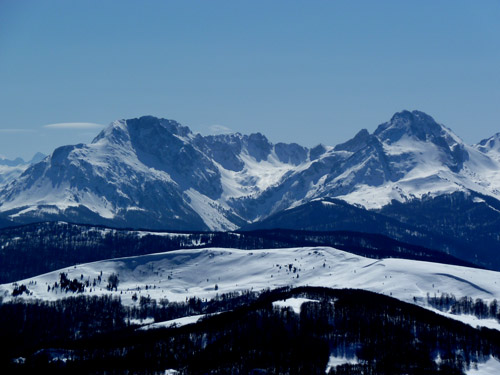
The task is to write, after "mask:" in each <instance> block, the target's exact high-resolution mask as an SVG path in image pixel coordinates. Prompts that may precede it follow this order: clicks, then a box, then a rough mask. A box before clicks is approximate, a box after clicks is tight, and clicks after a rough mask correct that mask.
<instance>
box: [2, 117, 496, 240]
mask: <svg viewBox="0 0 500 375" xmlns="http://www.w3.org/2000/svg"><path fill="white" fill-rule="evenodd" d="M497 138H498V136H496V138H495V137H493V138H491V139H489V140H485V141H482V142H481V143H480V144H478V145H475V146H468V145H466V144H464V143H463V142H462V141H461V139H460V138H459V137H458V136H456V135H455V134H453V132H452V131H451V130H449V129H448V128H446V127H445V126H443V125H440V124H438V123H436V122H435V121H434V119H433V118H432V117H430V116H428V115H426V114H425V113H423V112H419V111H413V112H409V111H403V112H400V113H396V114H395V115H394V116H393V117H392V119H391V120H390V121H389V122H386V123H384V124H381V125H380V126H379V127H378V128H377V129H376V131H375V132H374V133H373V134H370V133H369V132H368V131H367V130H361V131H360V132H359V133H358V134H357V135H356V136H355V137H354V138H353V139H351V140H349V141H347V142H345V143H342V144H339V145H337V146H335V147H330V146H323V145H319V146H317V147H314V148H312V149H308V148H306V147H302V146H299V145H297V144H284V143H277V144H272V143H271V142H269V141H268V140H267V139H266V137H265V136H263V135H262V134H260V133H257V134H251V135H248V136H247V135H241V134H239V133H236V134H225V135H216V136H201V135H200V134H195V133H192V132H191V131H190V130H189V129H188V128H187V127H184V126H181V125H180V124H178V123H177V122H175V121H171V120H164V119H158V118H155V117H150V116H147V117H141V118H139V119H131V120H121V121H116V122H113V123H112V124H111V125H110V126H109V127H108V128H107V129H105V130H104V131H102V132H101V133H100V134H99V135H98V136H97V137H96V138H95V139H94V141H93V142H92V143H91V144H88V145H83V144H80V145H75V146H64V147H60V148H58V149H56V150H55V151H54V152H53V154H52V155H50V156H49V157H47V158H46V159H44V160H43V161H41V162H40V163H38V164H36V165H33V166H31V167H30V168H28V169H27V170H26V171H25V172H24V173H23V174H22V175H21V176H20V177H19V178H18V179H16V180H15V181H11V182H10V183H9V184H6V185H4V186H3V187H2V188H1V190H0V212H1V213H2V214H3V215H4V216H7V217H9V218H10V219H11V220H13V221H15V222H29V221H40V220H60V219H63V220H68V221H73V222H86V223H100V224H108V225H113V226H128V227H148V228H157V229H181V230H207V229H211V230H228V229H235V228H237V227H240V226H242V225H245V224H247V223H249V222H255V221H258V220H262V219H264V218H266V217H269V216H270V215H272V214H274V213H277V212H280V211H283V210H285V209H288V208H292V207H296V206H298V205H300V204H303V203H307V202H310V201H312V200H314V199H318V198H325V197H337V198H340V199H343V200H345V201H346V202H348V203H351V204H358V205H361V206H364V207H365V208H368V209H378V208H381V207H384V206H386V205H387V204H389V203H391V201H393V200H396V201H400V202H407V201H411V200H412V199H415V198H422V197H424V196H425V197H428V196H439V195H443V194H449V193H453V192H457V191H462V192H468V191H475V192H478V193H480V194H483V195H486V196H491V197H494V198H495V199H499V198H500V157H499V156H498V155H500V153H499V151H498V142H497V143H495V142H496V141H495V139H497ZM495 145H496V147H495Z"/></svg>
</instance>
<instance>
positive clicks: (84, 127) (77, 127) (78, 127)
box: [43, 122, 104, 130]
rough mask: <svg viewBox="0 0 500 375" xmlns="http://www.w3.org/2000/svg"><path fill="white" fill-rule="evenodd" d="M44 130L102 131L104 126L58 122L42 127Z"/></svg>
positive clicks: (88, 123)
mask: <svg viewBox="0 0 500 375" xmlns="http://www.w3.org/2000/svg"><path fill="white" fill-rule="evenodd" d="M43 127H44V128H45V129H70V130H71V129H75V130H88V129H102V128H104V125H101V124H95V123H93V122H60V123H57V124H48V125H44V126H43Z"/></svg>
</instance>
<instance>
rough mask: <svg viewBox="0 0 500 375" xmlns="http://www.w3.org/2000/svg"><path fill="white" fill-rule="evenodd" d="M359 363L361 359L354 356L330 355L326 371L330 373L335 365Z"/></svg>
mask: <svg viewBox="0 0 500 375" xmlns="http://www.w3.org/2000/svg"><path fill="white" fill-rule="evenodd" d="M358 363H359V360H358V359H357V358H356V357H354V358H346V357H335V356H334V355H330V358H329V359H328V364H327V365H326V370H325V372H326V373H327V374H328V372H330V370H331V369H332V368H334V367H337V366H341V365H345V364H349V365H356V364H358Z"/></svg>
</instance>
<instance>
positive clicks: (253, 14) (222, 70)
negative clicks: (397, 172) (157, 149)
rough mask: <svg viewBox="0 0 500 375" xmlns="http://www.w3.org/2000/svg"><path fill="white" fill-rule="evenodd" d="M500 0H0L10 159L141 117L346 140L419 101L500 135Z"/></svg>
mask: <svg viewBox="0 0 500 375" xmlns="http://www.w3.org/2000/svg"><path fill="white" fill-rule="evenodd" d="M499 20H500V0H480V1H472V0H469V1H462V0H438V1H436V0H432V1H431V0H419V1H413V0H408V1H400V0H394V1H391V0H379V1H373V0H366V1H362V0H359V1H356V0H349V1H348V0H345V1H344V0H337V1H333V0H332V1H326V0H323V1H319V0H318V1H315V0H307V1H294V0H287V1H278V0H276V1H272V0H266V1H260V0H253V1H234V0H229V1H219V0H212V1H190V0H183V1H180V0H179V1H168V0H164V1H154V0H149V1H130V0H119V1H118V0H117V1H111V0H99V1H94V0H72V1H66V0H64V1H52V0H47V1H39V0H23V1H18V0H0V155H3V156H4V157H8V158H14V157H17V156H20V157H23V158H24V159H26V160H29V159H30V158H31V157H32V156H33V154H34V153H35V152H37V151H40V152H43V153H45V154H49V153H51V152H52V151H53V149H54V148H56V147H58V146H61V145H66V144H76V143H87V142H90V141H91V140H92V138H93V137H94V136H95V135H96V134H97V133H98V132H99V131H100V129H101V128H102V127H103V126H105V125H107V124H109V123H110V122H112V121H114V120H117V119H123V118H134V117H139V116H143V115H154V116H158V117H163V118H168V119H173V120H176V121H178V122H180V123H181V124H183V125H186V126H189V127H190V128H191V129H192V130H193V131H195V132H200V133H202V134H212V133H217V132H225V131H234V132H240V133H244V134H250V133H255V132H261V133H263V134H265V135H266V136H267V137H268V138H269V139H270V140H271V141H272V142H296V143H299V144H302V145H304V146H314V145H317V144H319V143H323V144H325V145H335V144H338V143H340V142H344V141H346V140H347V139H350V138H351V137H352V136H354V135H355V134H356V133H357V132H358V131H359V130H360V129H362V128H366V129H368V130H369V131H370V132H373V131H374V130H375V128H376V127H377V125H379V124H380V123H383V122H385V121H388V120H389V119H390V118H391V116H392V115H393V114H394V113H395V112H397V111H401V110H403V109H408V110H414V109H418V110H421V111H424V112H426V113H428V114H430V115H431V116H433V117H434V118H435V119H436V121H438V122H440V123H443V124H444V125H446V126H448V127H450V128H451V129H452V130H453V131H454V132H455V133H456V134H458V135H459V136H460V137H461V138H462V139H463V140H464V141H465V142H466V143H469V144H473V143H477V142H479V141H480V140H481V139H483V138H487V137H489V136H491V135H493V134H494V133H497V132H500V22H499Z"/></svg>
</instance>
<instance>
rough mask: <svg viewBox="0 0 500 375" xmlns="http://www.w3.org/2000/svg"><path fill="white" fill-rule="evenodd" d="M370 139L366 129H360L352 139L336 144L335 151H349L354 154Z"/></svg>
mask: <svg viewBox="0 0 500 375" xmlns="http://www.w3.org/2000/svg"><path fill="white" fill-rule="evenodd" d="M369 139H370V133H369V132H368V130H366V129H361V130H360V131H359V132H358V133H357V134H356V135H355V136H354V138H352V139H350V140H348V141H347V142H344V143H341V144H338V145H337V146H335V148H334V150H335V151H350V152H356V151H358V150H360V149H362V148H363V147H365V146H366V145H367V144H368V141H369Z"/></svg>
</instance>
